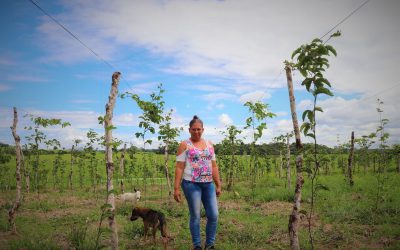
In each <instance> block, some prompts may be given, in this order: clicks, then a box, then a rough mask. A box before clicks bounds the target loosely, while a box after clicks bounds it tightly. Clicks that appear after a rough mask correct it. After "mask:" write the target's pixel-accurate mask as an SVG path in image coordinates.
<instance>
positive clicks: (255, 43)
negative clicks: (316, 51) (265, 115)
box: [0, 0, 400, 148]
mask: <svg viewBox="0 0 400 250" xmlns="http://www.w3.org/2000/svg"><path fill="white" fill-rule="evenodd" d="M34 1H35V2H36V3H37V4H38V5H39V6H40V7H41V8H42V9H43V10H44V11H46V12H47V13H48V14H50V15H51V16H52V17H53V18H55V19H56V20H57V21H58V22H59V23H60V24H62V25H63V26H64V27H65V28H66V29H68V30H69V31H70V32H72V34H73V35H74V36H75V37H76V38H78V39H79V40H80V41H81V42H83V43H84V44H85V46H84V45H82V44H81V43H80V42H78V41H77V39H75V38H73V37H72V36H71V35H70V34H68V33H67V32H66V31H65V30H64V29H63V28H62V27H60V25H58V24H56V23H55V22H54V21H53V20H51V19H50V18H49V17H48V16H46V15H45V14H44V13H43V12H42V11H40V10H39V9H38V8H37V7H36V6H35V5H34V4H33V3H32V2H31V1H29V0H17V1H15V0H2V1H1V3H0V6H1V8H0V13H1V14H0V19H1V22H0V28H1V30H2V35H1V38H0V41H1V42H0V73H1V75H2V77H1V79H0V142H2V143H8V144H13V143H14V141H13V137H12V134H11V130H10V126H11V125H12V119H13V111H12V108H13V107H16V108H17V110H18V114H19V123H18V129H17V133H18V134H20V136H21V138H22V143H26V142H27V141H26V139H25V136H27V135H28V134H30V133H31V132H30V131H27V130H25V129H24V127H26V126H29V125H30V124H31V123H30V121H29V119H28V118H27V117H24V115H26V114H31V115H34V116H40V117H44V118H59V119H62V120H63V121H68V122H70V123H71V126H70V127H67V128H59V127H52V128H46V129H44V131H45V133H46V135H47V136H48V138H56V139H58V140H59V141H60V142H61V144H62V145H63V147H66V148H69V147H70V146H71V145H72V143H73V141H74V140H75V139H81V140H83V142H86V141H87V139H86V133H87V132H88V131H89V129H93V130H94V131H96V132H97V133H99V134H100V135H103V134H104V129H103V128H102V126H101V125H99V124H98V121H97V118H98V116H101V115H104V114H105V104H106V102H107V100H108V95H109V93H110V87H111V76H112V74H113V72H115V71H119V72H121V74H122V78H121V81H120V84H119V93H125V92H131V93H135V94H138V95H139V96H140V97H141V98H142V99H145V100H148V99H149V95H150V94H151V93H152V92H156V91H157V86H158V84H160V83H162V84H163V88H164V89H165V93H164V94H163V98H164V101H165V109H166V110H169V109H173V119H172V125H173V126H176V127H183V128H184V130H183V132H182V133H181V136H180V137H179V138H178V140H184V139H185V138H188V137H189V134H188V130H187V128H188V123H189V121H190V120H191V119H192V117H193V115H198V116H199V117H200V118H201V119H202V120H203V122H204V128H205V132H204V135H203V136H204V138H207V139H209V140H212V141H213V142H214V143H218V142H220V141H221V140H222V139H223V137H224V135H223V134H222V133H221V132H222V131H225V130H226V127H227V126H228V125H235V126H237V127H238V128H240V129H243V127H244V126H245V120H246V118H247V117H249V116H250V115H251V114H250V113H249V111H248V109H247V108H246V107H245V106H244V105H243V104H244V103H245V102H247V101H253V102H254V101H261V102H263V103H266V104H268V105H269V110H270V111H271V112H273V113H275V114H276V117H274V118H272V119H270V118H269V119H267V120H265V122H266V123H267V129H266V130H264V131H263V137H262V138H261V140H260V143H270V142H272V141H273V138H275V137H278V136H280V135H282V134H286V133H287V132H290V131H292V130H293V125H292V121H291V115H290V105H289V97H288V90H287V82H286V75H285V72H284V64H283V62H284V61H285V60H290V56H291V54H292V52H293V51H294V50H295V49H296V48H298V47H299V46H301V45H302V44H306V43H309V42H310V41H312V40H313V39H314V38H321V37H322V36H323V35H324V34H326V33H327V32H328V31H329V30H331V29H332V28H333V27H334V26H335V25H337V24H339V23H340V25H339V26H338V27H337V28H335V29H334V30H332V32H335V31H336V30H340V31H341V33H342V36H341V37H338V38H333V39H331V40H329V42H328V43H329V44H330V45H332V46H333V47H334V48H335V49H336V51H337V57H334V56H332V57H330V58H329V61H330V68H329V69H328V70H327V71H326V73H325V77H326V78H327V79H328V80H329V81H330V82H331V84H332V92H333V93H334V96H333V97H326V96H325V97H320V98H319V99H318V106H321V107H322V108H323V109H324V112H323V113H321V114H318V115H317V142H318V143H319V144H324V145H327V146H330V147H334V146H337V145H338V144H341V143H345V142H348V141H349V139H350V135H351V131H355V136H356V137H361V136H362V135H368V134H370V133H371V132H375V130H376V129H377V127H378V126H379V120H380V116H379V114H378V112H377V99H378V98H379V99H380V100H381V101H383V105H382V106H381V107H380V108H381V109H382V110H383V113H381V115H382V116H381V118H386V119H388V120H389V122H388V124H387V125H386V126H385V132H388V133H389V134H390V137H389V140H388V143H389V144H395V143H400V112H398V110H399V109H400V106H399V103H398V99H399V98H398V96H399V94H400V80H399V78H398V70H399V69H400V46H399V45H398V44H399V40H400V26H399V23H400V15H399V14H398V13H400V1H397V0H379V1H378V0H371V1H368V2H367V3H366V4H365V5H364V6H363V7H361V8H360V9H359V10H358V11H356V12H355V13H354V14H353V15H351V16H350V17H349V18H348V19H346V20H344V19H345V18H346V16H348V15H349V14H350V13H351V12H352V11H354V10H355V9H357V8H358V7H359V6H361V5H362V4H363V3H364V2H365V0H362V1H361V0H338V1H327V0H308V1H305V0H291V1H289V0H284V1H265V0H246V1H243V0H232V1H228V0H226V1H216V0H203V1H200V0H197V1H189V0H187V1H183V0H170V1H168V0H148V1H137V0H134V1H133V0H132V1H131V0H126V1H122V0H119V1H105V0H103V1H101V0H85V1H83V0H81V1H77V0H57V1H55V0H52V1H49V0H40V1H39V0H34ZM343 20H344V21H343ZM341 21H343V22H341ZM328 36H329V35H327V36H325V37H324V39H326V38H328ZM301 81H302V76H301V75H300V74H299V72H297V71H294V88H295V96H296V105H297V113H298V117H299V118H300V119H301V114H302V112H303V111H304V110H306V109H308V108H311V104H312V96H311V95H310V94H309V93H308V92H307V91H305V89H304V87H303V86H301ZM140 115H141V111H140V109H139V108H138V107H137V105H136V103H135V102H134V101H133V100H131V99H121V98H118V99H117V103H116V106H115V110H114V117H113V123H114V125H115V126H116V127H117V129H116V130H114V131H113V136H114V137H115V138H117V139H119V140H122V141H124V142H126V143H128V145H129V144H133V145H135V146H139V147H141V146H142V145H143V142H142V141H141V140H140V139H137V138H135V133H136V132H138V131H140V129H139V128H138V124H139V122H140V119H139V116H140ZM300 122H301V120H300ZM240 137H241V138H242V139H243V140H244V141H246V142H248V141H251V139H252V138H251V131H250V130H244V129H243V132H242V133H241V135H240ZM146 138H147V139H153V140H154V143H153V145H152V146H151V147H153V148H157V147H158V145H159V144H158V142H157V139H156V138H157V134H155V135H149V136H148V137H146ZM302 140H303V141H305V142H309V141H310V140H309V139H308V138H304V137H303V138H302Z"/></svg>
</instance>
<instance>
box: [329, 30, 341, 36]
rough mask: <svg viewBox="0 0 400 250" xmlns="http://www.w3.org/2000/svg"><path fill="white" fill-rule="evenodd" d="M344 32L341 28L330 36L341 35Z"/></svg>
mask: <svg viewBox="0 0 400 250" xmlns="http://www.w3.org/2000/svg"><path fill="white" fill-rule="evenodd" d="M341 35H342V32H341V31H340V30H338V31H336V32H335V33H333V34H332V35H331V36H330V37H338V36H341Z"/></svg>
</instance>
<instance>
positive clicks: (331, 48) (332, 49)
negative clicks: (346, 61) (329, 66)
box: [325, 45, 337, 56]
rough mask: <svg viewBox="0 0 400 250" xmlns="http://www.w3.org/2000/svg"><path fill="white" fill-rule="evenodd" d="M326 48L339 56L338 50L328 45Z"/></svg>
mask: <svg viewBox="0 0 400 250" xmlns="http://www.w3.org/2000/svg"><path fill="white" fill-rule="evenodd" d="M325 48H327V49H328V50H329V51H330V52H331V53H332V54H334V55H335V56H337V53H336V50H335V49H334V48H333V47H332V46H331V45H326V46H325Z"/></svg>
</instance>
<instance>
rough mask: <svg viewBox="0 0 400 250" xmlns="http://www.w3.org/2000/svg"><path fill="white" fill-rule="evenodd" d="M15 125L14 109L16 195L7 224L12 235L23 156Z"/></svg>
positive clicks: (19, 190) (19, 197)
mask: <svg viewBox="0 0 400 250" xmlns="http://www.w3.org/2000/svg"><path fill="white" fill-rule="evenodd" d="M17 124H18V113H17V108H16V107H14V121H13V125H12V127H11V131H12V135H13V137H14V140H15V155H16V162H17V164H16V169H15V177H16V181H17V195H16V197H15V202H14V204H13V206H12V208H11V209H10V210H9V211H8V222H9V224H10V228H11V231H12V233H14V234H15V233H16V232H17V227H16V225H15V221H14V220H15V216H16V213H17V210H18V208H19V206H20V205H21V166H22V165H23V164H24V163H23V154H22V150H21V139H20V137H19V135H18V134H17Z"/></svg>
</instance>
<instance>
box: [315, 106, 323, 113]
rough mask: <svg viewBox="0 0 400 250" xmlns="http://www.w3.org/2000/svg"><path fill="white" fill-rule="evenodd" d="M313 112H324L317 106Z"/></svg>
mask: <svg viewBox="0 0 400 250" xmlns="http://www.w3.org/2000/svg"><path fill="white" fill-rule="evenodd" d="M314 110H315V111H319V112H324V111H323V110H322V108H321V107H318V106H315V108H314Z"/></svg>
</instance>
